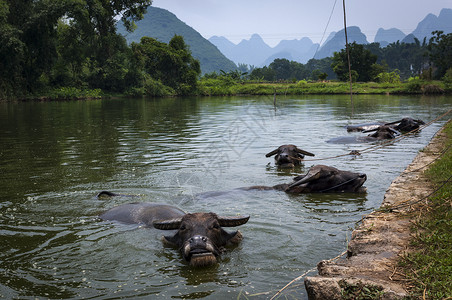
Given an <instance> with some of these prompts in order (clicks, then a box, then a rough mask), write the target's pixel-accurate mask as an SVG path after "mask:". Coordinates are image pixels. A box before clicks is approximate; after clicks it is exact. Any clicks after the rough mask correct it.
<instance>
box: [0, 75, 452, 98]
mask: <svg viewBox="0 0 452 300" xmlns="http://www.w3.org/2000/svg"><path fill="white" fill-rule="evenodd" d="M352 91H353V93H354V94H380V95H381V94H383V95H385V94H390V95H397V94H424V95H425V94H427V95H428V94H452V84H448V83H446V82H444V81H424V80H419V79H417V80H409V81H406V82H397V83H376V82H356V83H353V85H352ZM349 93H350V84H349V83H348V82H341V81H326V82H316V81H314V82H307V81H305V80H301V81H298V82H278V83H269V82H255V81H246V80H233V79H231V78H228V77H220V78H215V79H212V78H210V79H201V80H200V81H199V82H198V84H197V88H196V89H195V90H194V91H192V92H191V93H188V94H184V95H179V94H178V93H177V92H176V90H174V89H171V88H168V87H165V86H163V85H156V86H153V88H152V89H146V90H139V91H138V90H131V91H129V92H127V93H125V94H114V96H115V97H142V96H147V97H174V96H234V95H274V94H276V95H310V94H311V95H314V94H323V95H330V94H331V95H332V94H349ZM111 96H112V94H111V93H108V92H105V91H102V90H100V89H78V88H74V87H61V88H56V89H53V90H50V91H44V92H41V93H39V94H37V95H22V96H18V97H17V98H18V99H21V100H73V99H96V98H109V97H111ZM0 100H14V99H8V98H4V99H2V98H1V97H0Z"/></svg>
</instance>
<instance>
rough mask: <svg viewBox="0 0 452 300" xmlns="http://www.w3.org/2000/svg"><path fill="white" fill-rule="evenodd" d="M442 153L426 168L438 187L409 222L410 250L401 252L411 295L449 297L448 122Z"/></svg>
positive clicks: (451, 200)
mask: <svg viewBox="0 0 452 300" xmlns="http://www.w3.org/2000/svg"><path fill="white" fill-rule="evenodd" d="M445 133H446V135H447V138H446V141H445V144H444V150H445V151H446V152H445V153H444V155H443V156H442V157H441V159H439V160H438V161H436V162H435V163H434V164H433V165H432V166H431V167H430V168H429V169H428V170H427V172H426V174H427V176H428V178H429V179H430V180H431V182H432V183H433V184H434V186H435V187H436V188H440V187H441V188H440V189H439V190H438V191H437V192H436V193H435V194H434V195H433V196H432V197H430V203H429V204H428V206H427V207H424V208H423V210H422V211H425V213H424V214H421V217H420V218H418V221H416V222H415V225H414V226H413V230H414V238H413V240H412V245H411V246H413V247H414V249H415V251H414V252H411V253H409V254H408V255H406V256H404V257H403V259H402V261H401V266H402V268H403V269H404V273H405V275H406V277H407V278H408V279H409V280H410V283H411V286H412V288H411V289H410V293H411V295H412V297H413V298H416V299H417V298H420V299H422V298H423V297H424V294H425V298H426V299H451V298H452V182H451V181H450V176H451V175H452V149H451V148H452V122H450V121H449V122H448V124H447V125H446V126H445Z"/></svg>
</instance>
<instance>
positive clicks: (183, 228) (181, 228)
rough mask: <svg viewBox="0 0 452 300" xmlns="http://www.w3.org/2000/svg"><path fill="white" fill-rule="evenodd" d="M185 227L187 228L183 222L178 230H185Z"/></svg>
mask: <svg viewBox="0 0 452 300" xmlns="http://www.w3.org/2000/svg"><path fill="white" fill-rule="evenodd" d="M185 229H187V227H186V226H185V224H182V225H181V226H180V227H179V230H185Z"/></svg>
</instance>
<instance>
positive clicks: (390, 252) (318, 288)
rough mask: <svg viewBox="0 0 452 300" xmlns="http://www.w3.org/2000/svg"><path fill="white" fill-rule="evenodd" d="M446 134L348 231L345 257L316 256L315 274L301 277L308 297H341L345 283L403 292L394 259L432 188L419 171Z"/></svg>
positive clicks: (384, 295) (398, 295) (386, 293)
mask: <svg viewBox="0 0 452 300" xmlns="http://www.w3.org/2000/svg"><path fill="white" fill-rule="evenodd" d="M444 139H445V135H444V134H443V132H442V130H440V131H439V132H438V133H437V134H436V135H435V136H434V137H433V138H432V140H431V141H430V143H429V144H428V146H427V147H426V148H425V149H424V150H423V151H421V152H419V154H418V155H417V156H416V158H415V159H414V160H413V162H412V163H411V164H409V165H408V167H407V168H406V169H405V170H404V171H403V172H402V173H401V174H400V176H398V177H397V178H396V179H395V180H394V181H393V182H392V183H391V185H390V186H389V188H388V190H387V191H386V194H385V196H384V200H383V203H382V205H381V208H385V207H393V208H394V209H392V210H386V209H382V210H380V211H376V212H373V213H371V214H370V215H368V216H366V217H365V218H364V219H363V220H362V222H361V224H360V225H359V226H358V227H357V228H356V229H355V230H354V231H353V233H352V237H351V240H350V243H349V245H348V249H347V256H346V257H345V258H341V259H338V260H336V261H321V262H320V263H319V264H318V265H317V269H318V275H317V276H313V277H306V278H305V287H306V290H307V292H308V295H309V299H310V300H317V299H319V300H320V299H341V295H342V294H343V293H347V290H349V289H350V288H359V289H363V287H365V288H366V289H365V290H366V291H371V292H372V291H374V292H375V293H376V294H378V297H380V298H379V299H402V298H404V297H406V296H407V291H406V289H405V285H404V283H405V281H404V278H403V276H401V275H400V273H399V272H398V267H397V261H398V259H399V257H400V256H401V255H403V254H404V253H405V252H406V251H409V242H410V225H411V223H410V220H411V219H412V218H413V217H416V211H417V210H416V209H417V208H419V205H420V204H421V203H422V202H423V201H425V199H426V197H427V196H428V195H429V194H430V193H432V191H433V187H432V186H431V184H430V183H429V181H428V180H427V178H426V177H425V176H424V175H423V173H424V171H425V169H426V166H427V165H429V164H430V163H431V162H432V161H434V160H435V159H436V158H437V157H438V156H440V154H441V150H442V144H443V141H444Z"/></svg>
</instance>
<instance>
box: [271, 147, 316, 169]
mask: <svg viewBox="0 0 452 300" xmlns="http://www.w3.org/2000/svg"><path fill="white" fill-rule="evenodd" d="M275 154H276V156H275V162H276V164H277V165H278V166H281V167H293V166H295V165H299V164H300V161H301V160H302V159H303V158H304V156H305V155H309V156H315V155H314V154H312V153H311V152H308V151H305V150H301V149H300V148H298V147H297V146H295V145H281V146H279V147H278V148H276V149H275V150H273V151H271V152H269V153H267V154H266V155H265V157H270V156H273V155H275Z"/></svg>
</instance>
